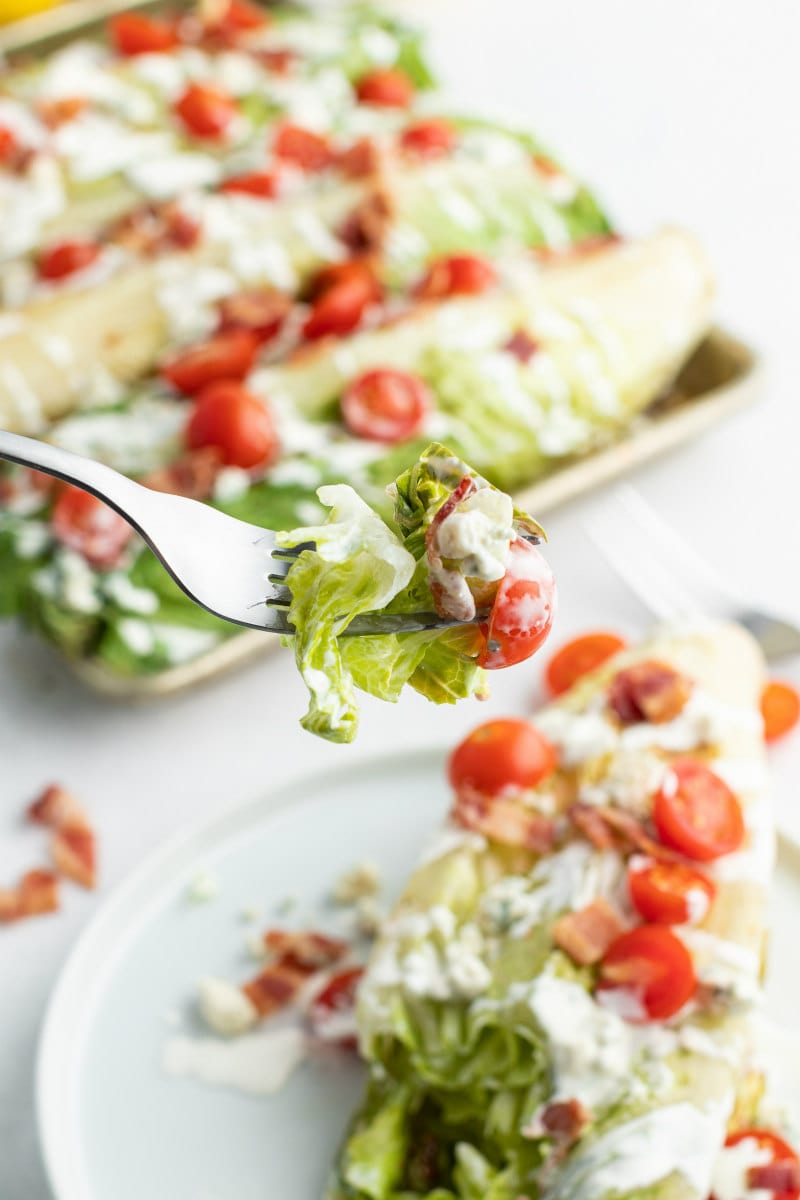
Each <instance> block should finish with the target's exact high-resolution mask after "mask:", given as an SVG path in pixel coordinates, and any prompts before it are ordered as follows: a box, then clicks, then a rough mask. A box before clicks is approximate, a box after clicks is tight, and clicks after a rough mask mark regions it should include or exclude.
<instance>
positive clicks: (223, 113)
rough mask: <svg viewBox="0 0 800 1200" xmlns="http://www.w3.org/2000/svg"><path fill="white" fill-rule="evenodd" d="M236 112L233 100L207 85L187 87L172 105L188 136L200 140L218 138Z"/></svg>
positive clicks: (192, 84) (220, 89) (225, 93)
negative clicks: (187, 131)
mask: <svg viewBox="0 0 800 1200" xmlns="http://www.w3.org/2000/svg"><path fill="white" fill-rule="evenodd" d="M237 111H238V109H237V106H236V101H235V100H234V98H233V96H231V95H230V94H229V93H228V92H226V91H224V90H223V89H222V88H219V87H213V86H212V85H211V84H209V83H190V84H189V86H188V87H187V89H186V91H185V92H184V93H183V95H182V96H181V97H180V99H179V100H178V101H177V102H176V104H175V112H176V113H177V115H178V116H179V117H180V119H181V121H183V124H184V125H185V126H186V128H187V129H188V130H189V132H190V133H192V134H194V136H195V137H201V138H212V139H214V138H221V137H222V136H223V134H224V133H225V131H226V130H227V129H228V127H229V126H230V124H231V122H232V121H233V119H234V118H235V116H236V113H237Z"/></svg>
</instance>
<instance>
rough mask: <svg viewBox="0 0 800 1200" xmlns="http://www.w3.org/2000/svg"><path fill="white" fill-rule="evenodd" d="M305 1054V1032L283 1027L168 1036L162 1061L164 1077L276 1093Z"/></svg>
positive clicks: (255, 1093)
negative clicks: (230, 1034) (228, 1034)
mask: <svg viewBox="0 0 800 1200" xmlns="http://www.w3.org/2000/svg"><path fill="white" fill-rule="evenodd" d="M307 1055H308V1043H307V1039H306V1037H305V1035H304V1034H303V1033H302V1032H301V1031H300V1030H299V1029H291V1028H286V1029H275V1030H268V1029H267V1030H263V1031H259V1032H257V1033H246V1034H244V1035H243V1036H241V1037H237V1038H236V1039H234V1040H228V1039H220V1038H207V1037H203V1038H190V1037H172V1038H170V1039H169V1040H168V1041H167V1043H166V1045H165V1046H164V1054H163V1060H162V1062H163V1068H164V1070H165V1071H166V1073H167V1074H168V1075H176V1076H184V1077H187V1078H191V1079H198V1080H200V1081H201V1082H203V1083H207V1084H211V1085H213V1086H215V1087H227V1088H233V1089H234V1090H236V1091H239V1092H243V1093H245V1094H247V1095H253V1096H269V1095H272V1094H274V1093H275V1092H277V1091H280V1089H281V1088H282V1087H283V1086H284V1085H285V1084H286V1083H287V1082H288V1080H289V1078H290V1077H291V1076H292V1074H293V1073H294V1072H295V1071H296V1069H297V1068H298V1067H299V1066H300V1064H301V1063H302V1062H303V1060H304V1059H305V1058H306V1057H307Z"/></svg>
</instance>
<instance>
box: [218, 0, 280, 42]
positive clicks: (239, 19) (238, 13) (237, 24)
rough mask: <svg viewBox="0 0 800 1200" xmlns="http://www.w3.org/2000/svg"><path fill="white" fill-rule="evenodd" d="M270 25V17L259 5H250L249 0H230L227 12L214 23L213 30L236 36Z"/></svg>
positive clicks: (221, 14) (226, 8) (226, 7)
mask: <svg viewBox="0 0 800 1200" xmlns="http://www.w3.org/2000/svg"><path fill="white" fill-rule="evenodd" d="M268 23H269V17H268V16H267V14H266V13H265V12H264V10H263V8H260V7H259V6H258V5H257V4H250V3H249V0H228V3H227V5H226V6H225V10H224V11H223V12H222V13H220V15H219V16H218V17H217V18H216V19H215V20H214V21H213V22H212V28H213V30H214V31H215V32H220V33H223V34H228V35H231V36H234V35H235V34H237V33H247V32H249V30H251V29H260V28H261V26H262V25H267V24H268Z"/></svg>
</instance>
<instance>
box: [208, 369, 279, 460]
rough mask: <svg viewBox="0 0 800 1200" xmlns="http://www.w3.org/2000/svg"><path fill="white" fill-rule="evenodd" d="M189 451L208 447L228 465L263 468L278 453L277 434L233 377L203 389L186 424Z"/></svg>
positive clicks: (257, 402) (266, 414)
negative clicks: (215, 451)
mask: <svg viewBox="0 0 800 1200" xmlns="http://www.w3.org/2000/svg"><path fill="white" fill-rule="evenodd" d="M186 444H187V446H188V447H189V449H190V450H199V449H200V448H201V447H203V446H212V447H214V448H215V449H216V450H218V451H219V453H220V457H221V459H222V461H223V462H224V463H226V464H227V465H228V466H231V467H243V468H244V469H245V470H250V469H251V468H253V467H265V466H268V465H269V464H270V463H271V462H274V460H275V458H276V457H277V455H278V450H279V446H278V436H277V434H276V432H275V426H274V425H273V423H272V418H271V416H270V415H269V412H268V411H267V409H266V408H265V406H264V405H263V404H262V403H261V401H260V400H259V399H258V398H257V397H256V396H254V395H253V394H252V392H248V391H247V389H246V388H245V387H243V386H242V384H241V383H237V382H236V381H235V380H232V379H229V380H222V381H221V382H219V383H211V384H209V385H208V387H206V388H204V389H203V390H202V392H201V393H200V395H199V396H198V397H197V399H196V400H195V405H194V411H193V412H192V415H191V417H190V418H189V423H188V425H187V426H186Z"/></svg>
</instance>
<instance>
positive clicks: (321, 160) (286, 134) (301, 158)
mask: <svg viewBox="0 0 800 1200" xmlns="http://www.w3.org/2000/svg"><path fill="white" fill-rule="evenodd" d="M272 148H273V150H274V152H275V154H276V156H277V157H278V158H282V159H284V161H285V162H290V163H293V164H294V166H296V167H299V168H300V169H301V170H302V171H324V169H325V168H326V167H329V166H330V165H331V163H332V162H333V160H334V157H335V155H334V150H333V147H332V146H331V144H330V142H329V141H328V139H327V138H326V137H323V136H322V134H321V133H314V131H313V130H312V129H304V128H303V126H302V125H281V127H280V128H279V129H278V130H277V131H276V133H275V140H274V141H273V144H272Z"/></svg>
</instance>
